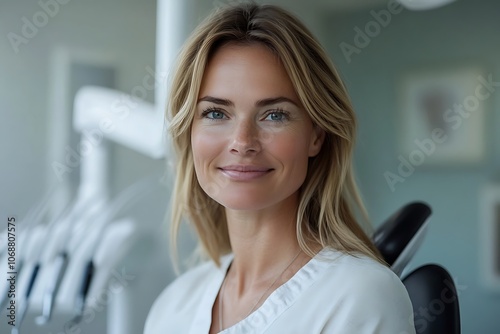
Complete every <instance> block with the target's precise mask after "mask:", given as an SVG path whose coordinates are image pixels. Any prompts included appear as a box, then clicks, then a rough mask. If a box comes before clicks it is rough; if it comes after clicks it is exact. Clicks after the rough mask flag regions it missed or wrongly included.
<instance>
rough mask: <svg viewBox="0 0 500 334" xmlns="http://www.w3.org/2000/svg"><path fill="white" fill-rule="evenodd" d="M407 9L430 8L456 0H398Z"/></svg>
mask: <svg viewBox="0 0 500 334" xmlns="http://www.w3.org/2000/svg"><path fill="white" fill-rule="evenodd" d="M398 1H399V2H400V3H401V4H402V5H403V6H404V7H405V8H406V9H410V10H429V9H435V8H439V7H442V6H445V5H447V4H449V3H452V2H454V1H455V0H398Z"/></svg>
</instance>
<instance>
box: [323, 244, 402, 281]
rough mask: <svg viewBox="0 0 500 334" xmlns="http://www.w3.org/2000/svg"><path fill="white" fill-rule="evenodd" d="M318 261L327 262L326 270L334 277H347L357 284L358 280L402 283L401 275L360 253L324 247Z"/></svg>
mask: <svg viewBox="0 0 500 334" xmlns="http://www.w3.org/2000/svg"><path fill="white" fill-rule="evenodd" d="M317 258H318V261H325V262H326V263H327V265H326V266H327V268H326V271H327V272H328V275H329V276H330V277H332V276H331V275H332V274H333V276H334V277H339V278H342V279H343V280H345V279H347V278H348V280H346V282H349V283H351V284H356V283H358V282H360V281H361V282H367V280H370V281H372V282H373V281H377V282H379V283H383V282H387V281H388V282H392V281H395V282H396V283H400V282H401V280H400V279H399V277H398V276H397V275H396V274H395V273H394V272H393V271H392V270H391V269H390V268H389V267H388V266H386V265H384V264H382V263H380V262H379V261H377V260H375V259H373V258H371V257H368V256H366V255H363V254H359V253H353V254H350V253H345V252H340V251H336V250H332V249H324V250H323V251H321V252H320V253H319V254H318V257H317Z"/></svg>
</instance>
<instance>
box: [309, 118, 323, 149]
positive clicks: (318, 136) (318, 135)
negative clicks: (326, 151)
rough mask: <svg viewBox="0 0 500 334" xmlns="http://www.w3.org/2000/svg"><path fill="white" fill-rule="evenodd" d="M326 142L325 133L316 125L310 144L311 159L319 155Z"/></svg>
mask: <svg viewBox="0 0 500 334" xmlns="http://www.w3.org/2000/svg"><path fill="white" fill-rule="evenodd" d="M324 141H325V131H324V130H323V129H322V128H320V127H319V126H317V125H316V124H315V125H313V131H312V133H311V141H310V144H309V156H310V157H314V156H316V155H317V154H318V153H319V151H320V150H321V146H322V145H323V142H324Z"/></svg>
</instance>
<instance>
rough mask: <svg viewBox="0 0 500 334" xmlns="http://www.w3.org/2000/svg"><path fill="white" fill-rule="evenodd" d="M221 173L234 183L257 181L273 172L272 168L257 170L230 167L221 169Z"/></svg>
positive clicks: (253, 168)
mask: <svg viewBox="0 0 500 334" xmlns="http://www.w3.org/2000/svg"><path fill="white" fill-rule="evenodd" d="M219 170H220V171H221V173H222V174H223V175H224V176H226V177H227V178H229V179H231V180H234V181H249V180H255V179H258V178H260V177H263V176H265V175H267V174H268V173H270V172H272V171H273V170H274V169H272V168H255V167H230V168H219Z"/></svg>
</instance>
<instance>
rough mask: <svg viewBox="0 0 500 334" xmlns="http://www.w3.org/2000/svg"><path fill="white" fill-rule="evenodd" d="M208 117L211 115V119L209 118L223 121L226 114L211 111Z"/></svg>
mask: <svg viewBox="0 0 500 334" xmlns="http://www.w3.org/2000/svg"><path fill="white" fill-rule="evenodd" d="M208 115H211V117H209V118H213V119H223V118H224V114H223V113H221V112H220V111H211V112H209V113H208Z"/></svg>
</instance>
